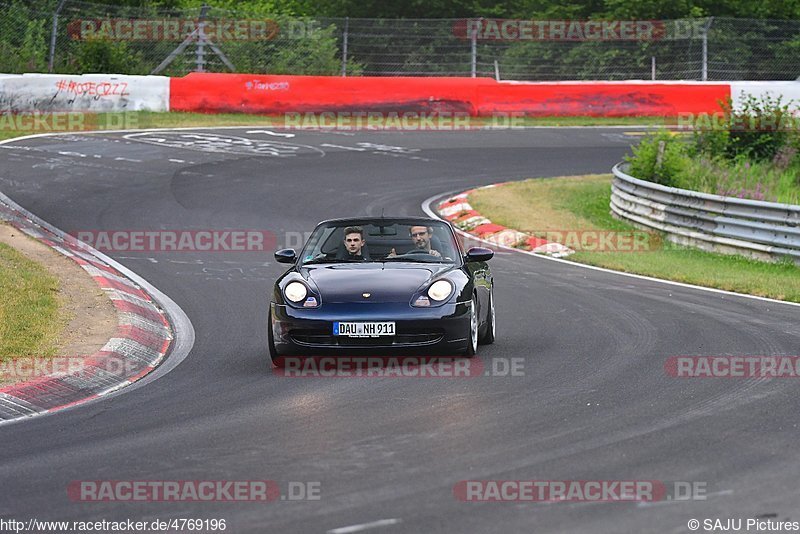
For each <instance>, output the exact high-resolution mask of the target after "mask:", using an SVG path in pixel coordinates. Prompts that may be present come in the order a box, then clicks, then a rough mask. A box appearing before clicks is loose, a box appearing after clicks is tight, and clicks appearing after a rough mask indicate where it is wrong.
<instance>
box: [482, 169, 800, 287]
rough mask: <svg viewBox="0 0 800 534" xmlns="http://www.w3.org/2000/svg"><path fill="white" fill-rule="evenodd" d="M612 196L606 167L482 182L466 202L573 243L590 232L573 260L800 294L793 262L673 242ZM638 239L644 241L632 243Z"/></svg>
mask: <svg viewBox="0 0 800 534" xmlns="http://www.w3.org/2000/svg"><path fill="white" fill-rule="evenodd" d="M610 197H611V175H610V174H607V175H587V176H572V177H563V178H548V179H532V180H526V181H523V182H514V183H510V184H506V185H503V186H501V187H494V188H489V189H480V190H478V191H476V192H474V193H472V194H471V195H470V197H469V202H470V204H471V205H472V206H473V207H474V208H475V209H476V210H478V211H479V212H480V213H481V214H482V215H484V216H485V217H488V218H489V219H491V220H492V222H495V223H497V224H502V225H504V226H507V227H509V228H515V229H517V230H520V231H522V232H526V233H530V234H534V235H539V236H542V237H548V238H550V239H553V238H555V240H556V241H559V242H561V243H562V244H565V245H567V246H570V248H573V249H575V245H576V244H578V245H580V244H581V239H582V236H589V237H591V239H590V240H589V241H588V242H586V243H585V244H586V246H585V247H584V248H583V250H578V251H577V252H576V253H575V254H573V255H571V256H569V257H568V258H567V259H568V260H570V261H575V262H578V263H586V264H589V265H596V266H599V267H605V268H608V269H614V270H617V271H623V272H628V273H636V274H642V275H646V276H652V277H655V278H663V279H666V280H674V281H677V282H685V283H688V284H695V285H699V286H706V287H714V288H718V289H724V290H728V291H735V292H737V293H748V294H752V295H758V296H763V297H770V298H775V299H780V300H788V301H792V302H800V268H799V267H797V266H795V265H794V264H792V263H789V262H785V263H765V262H760V261H756V260H751V259H748V258H744V257H741V256H729V255H725V254H715V253H711V252H704V251H701V250H697V249H692V248H686V247H680V246H678V245H674V244H672V243H670V242H667V241H666V240H664V239H662V237H661V234H659V233H654V232H644V231H642V230H639V229H637V228H635V227H634V226H632V225H630V224H627V223H625V222H623V221H619V220H617V219H614V218H613V217H611V215H610V214H609V207H608V206H609V202H610ZM597 232H610V236H611V238H610V240H609V241H608V242H607V243H606V245H607V246H598V243H602V242H600V241H597V240H596V239H595V238H596V236H597V235H599V234H597ZM605 235H609V234H605ZM630 236H633V237H630ZM637 239H638V240H639V243H640V245H642V244H644V245H643V246H636V245H635V243H636V242H637ZM622 245H625V246H622ZM580 248H581V247H580V246H579V247H578V249H580ZM601 248H602V250H600V249H601ZM612 249H614V250H612Z"/></svg>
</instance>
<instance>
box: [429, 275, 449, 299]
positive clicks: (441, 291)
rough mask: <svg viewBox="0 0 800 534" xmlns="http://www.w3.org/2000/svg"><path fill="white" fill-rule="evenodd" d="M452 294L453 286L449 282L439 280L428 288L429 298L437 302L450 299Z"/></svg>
mask: <svg viewBox="0 0 800 534" xmlns="http://www.w3.org/2000/svg"><path fill="white" fill-rule="evenodd" d="M452 292H453V284H451V283H450V282H448V281H447V280H437V281H436V282H434V283H432V284H431V287H429V288H428V296H429V297H430V298H431V299H433V300H435V301H437V302H441V301H443V300H444V299H446V298H447V297H449V296H450V294H451V293H452Z"/></svg>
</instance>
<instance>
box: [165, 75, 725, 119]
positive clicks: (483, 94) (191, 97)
mask: <svg viewBox="0 0 800 534" xmlns="http://www.w3.org/2000/svg"><path fill="white" fill-rule="evenodd" d="M729 96H730V85H729V84H728V83H713V84H703V83H692V82H680V83H653V82H563V83H516V82H497V81H495V80H492V79H491V78H453V77H441V78H432V77H431V78H409V77H394V78H393V77H373V78H369V77H349V78H343V77H332V76H280V75H274V76H259V75H250V74H210V73H208V74H206V73H194V74H189V75H188V76H185V77H183V78H173V79H172V80H171V81H170V109H172V110H174V111H200V112H245V113H286V112H300V113H306V112H326V111H360V112H370V111H380V112H390V111H394V112H404V111H415V112H437V111H438V112H461V113H469V114H470V115H474V116H491V115H494V114H499V113H507V114H510V113H521V114H525V115H530V116H543V115H547V116H556V115H562V116H569V115H590V116H606V117H615V116H616V117H622V116H635V115H654V116H659V115H662V116H667V115H676V114H677V113H679V112H687V113H700V112H709V113H710V112H714V111H717V110H718V109H719V102H720V101H724V100H726V99H727V98H728V97H729Z"/></svg>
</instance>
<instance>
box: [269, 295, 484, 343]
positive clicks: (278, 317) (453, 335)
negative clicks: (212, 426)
mask: <svg viewBox="0 0 800 534" xmlns="http://www.w3.org/2000/svg"><path fill="white" fill-rule="evenodd" d="M471 305H472V303H471V302H470V301H466V302H453V303H448V304H444V305H442V306H436V307H430V308H415V307H413V306H411V305H409V304H408V303H354V304H350V303H347V304H338V303H334V304H322V305H321V306H320V307H319V308H308V309H305V308H304V309H298V308H293V307H291V306H288V305H282V304H276V303H274V302H273V303H270V313H271V315H272V321H271V322H272V332H273V339H274V340H275V349H276V351H277V352H278V354H281V355H284V354H286V355H289V354H298V355H321V354H331V353H335V354H345V353H352V354H358V355H363V354H365V353H367V352H372V353H389V354H393V353H415V354H420V353H425V354H427V353H430V354H436V355H456V354H460V353H461V352H462V351H463V350H464V349H465V348H466V347H467V344H468V343H469V318H470V307H471ZM336 321H356V322H362V321H394V323H395V330H396V334H395V335H394V336H381V337H369V338H361V337H359V338H351V337H346V336H334V335H333V323H334V322H336Z"/></svg>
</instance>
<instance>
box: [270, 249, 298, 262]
mask: <svg viewBox="0 0 800 534" xmlns="http://www.w3.org/2000/svg"><path fill="white" fill-rule="evenodd" d="M275 261H277V262H278V263H294V262H296V261H297V253H296V252H295V251H294V249H293V248H284V249H281V250H278V251H276V252H275Z"/></svg>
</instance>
